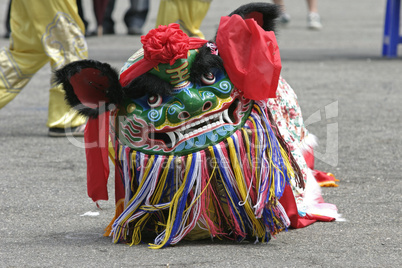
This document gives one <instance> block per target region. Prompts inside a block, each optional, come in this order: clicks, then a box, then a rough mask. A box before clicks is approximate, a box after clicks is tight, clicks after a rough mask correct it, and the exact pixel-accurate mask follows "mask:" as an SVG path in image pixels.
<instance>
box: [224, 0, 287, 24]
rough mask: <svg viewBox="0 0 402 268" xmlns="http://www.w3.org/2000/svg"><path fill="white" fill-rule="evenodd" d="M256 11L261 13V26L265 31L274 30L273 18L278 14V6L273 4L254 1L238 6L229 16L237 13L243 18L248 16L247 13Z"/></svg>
mask: <svg viewBox="0 0 402 268" xmlns="http://www.w3.org/2000/svg"><path fill="white" fill-rule="evenodd" d="M253 12H258V13H261V14H262V15H263V21H264V22H263V25H262V26H261V27H262V28H263V29H264V30H265V31H275V19H277V18H278V17H279V15H280V12H281V11H280V7H279V6H277V5H274V4H269V3H264V2H255V3H250V4H246V5H243V6H240V7H239V8H237V9H236V10H235V11H233V12H232V13H230V15H229V16H232V15H234V14H237V15H239V16H241V17H242V18H243V19H246V18H248V15H249V14H251V13H253Z"/></svg>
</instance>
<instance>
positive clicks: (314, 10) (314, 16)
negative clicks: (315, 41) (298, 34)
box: [307, 0, 322, 30]
mask: <svg viewBox="0 0 402 268" xmlns="http://www.w3.org/2000/svg"><path fill="white" fill-rule="evenodd" d="M307 8H308V11H309V14H308V16H307V27H308V28H309V29H311V30H320V29H321V28H322V24H321V18H320V15H319V14H318V7H317V0H307Z"/></svg>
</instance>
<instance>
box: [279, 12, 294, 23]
mask: <svg viewBox="0 0 402 268" xmlns="http://www.w3.org/2000/svg"><path fill="white" fill-rule="evenodd" d="M290 20H291V18H290V15H289V14H288V13H282V14H281V15H280V16H279V18H278V21H279V23H280V24H281V25H282V26H287V25H288V24H289V22H290Z"/></svg>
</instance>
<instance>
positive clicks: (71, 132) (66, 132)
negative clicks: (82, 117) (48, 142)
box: [49, 124, 85, 137]
mask: <svg viewBox="0 0 402 268" xmlns="http://www.w3.org/2000/svg"><path fill="white" fill-rule="evenodd" d="M84 131H85V124H83V125H81V126H78V127H72V128H58V127H53V128H49V137H66V136H73V137H84Z"/></svg>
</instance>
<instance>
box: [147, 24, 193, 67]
mask: <svg viewBox="0 0 402 268" xmlns="http://www.w3.org/2000/svg"><path fill="white" fill-rule="evenodd" d="M141 43H142V44H143V48H144V58H145V59H146V60H148V61H151V62H155V63H169V64H170V65H173V64H174V63H175V62H176V60H178V59H185V58H187V52H188V50H189V37H188V36H187V35H186V34H185V33H184V32H183V31H182V30H180V26H179V24H176V23H172V24H169V26H166V25H160V26H159V27H158V28H156V29H152V30H150V31H149V32H148V34H147V35H145V36H141Z"/></svg>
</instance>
